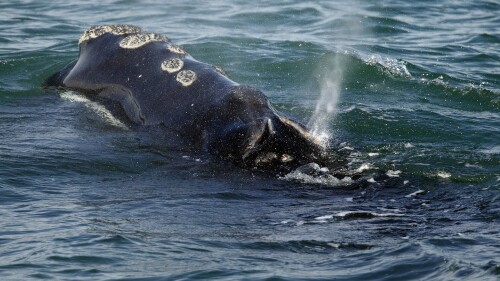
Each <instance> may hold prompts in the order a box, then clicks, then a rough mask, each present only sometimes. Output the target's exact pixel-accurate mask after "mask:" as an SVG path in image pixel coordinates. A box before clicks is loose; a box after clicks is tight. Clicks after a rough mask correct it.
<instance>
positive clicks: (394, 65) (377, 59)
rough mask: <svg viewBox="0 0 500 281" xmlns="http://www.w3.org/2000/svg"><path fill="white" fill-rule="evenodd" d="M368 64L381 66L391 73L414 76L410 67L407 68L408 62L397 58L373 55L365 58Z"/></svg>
mask: <svg viewBox="0 0 500 281" xmlns="http://www.w3.org/2000/svg"><path fill="white" fill-rule="evenodd" d="M365 61H366V62H367V63H368V64H371V65H376V66H381V67H382V69H383V70H385V71H386V72H388V73H389V74H391V75H396V76H405V77H412V76H411V73H410V71H408V68H406V62H405V61H403V60H397V59H393V58H382V57H381V56H380V55H372V56H370V57H368V58H365Z"/></svg>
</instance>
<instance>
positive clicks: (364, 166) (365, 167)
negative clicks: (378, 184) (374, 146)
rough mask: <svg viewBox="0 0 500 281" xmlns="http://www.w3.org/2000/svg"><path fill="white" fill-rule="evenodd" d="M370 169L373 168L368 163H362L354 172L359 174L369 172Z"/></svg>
mask: <svg viewBox="0 0 500 281" xmlns="http://www.w3.org/2000/svg"><path fill="white" fill-rule="evenodd" d="M372 168H373V166H372V165H371V164H370V163H363V164H362V165H361V166H360V167H359V168H358V169H357V170H356V171H358V172H360V173H361V172H363V171H366V170H370V169H372Z"/></svg>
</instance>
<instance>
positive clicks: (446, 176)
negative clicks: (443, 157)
mask: <svg viewBox="0 0 500 281" xmlns="http://www.w3.org/2000/svg"><path fill="white" fill-rule="evenodd" d="M437 176H438V177H440V178H443V179H447V178H449V177H451V174H450V173H447V172H444V171H439V172H438V173H437Z"/></svg>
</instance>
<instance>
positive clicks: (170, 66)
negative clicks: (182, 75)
mask: <svg viewBox="0 0 500 281" xmlns="http://www.w3.org/2000/svg"><path fill="white" fill-rule="evenodd" d="M183 66H184V62H183V61H182V60H181V59H179V58H173V59H169V60H166V61H164V62H162V64H161V69H162V70H163V71H167V72H168V73H174V72H177V71H179V70H181V69H182V67H183Z"/></svg>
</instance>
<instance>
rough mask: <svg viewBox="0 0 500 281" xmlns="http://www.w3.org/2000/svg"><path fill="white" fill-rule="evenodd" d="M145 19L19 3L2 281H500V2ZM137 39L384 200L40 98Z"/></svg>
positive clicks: (10, 57) (2, 132)
mask: <svg viewBox="0 0 500 281" xmlns="http://www.w3.org/2000/svg"><path fill="white" fill-rule="evenodd" d="M138 2H139V1H128V0H123V1H110V0H100V1H95V0H90V1H71V0H70V1H67V0H66V1H60V0H58V1H39V0H36V1H19V0H11V1H2V2H1V3H0V276H1V277H0V279H1V280H38V279H47V280H500V3H499V2H498V1H494V0H491V1H486V0H479V1H465V0H464V1H459V0H440V1H430V0H429V1H427V0H426V1H402V0H382V1H368V0H365V1H350V0H349V1H348V0H343V1H326V0H318V1H298V0H287V1H229V0H216V1H197V0H194V1H141V3H138ZM164 2H170V3H168V4H165V3H164ZM125 23H126V24H134V25H138V26H141V27H142V28H143V29H145V30H148V31H153V32H157V33H161V34H165V35H167V36H168V37H169V38H170V39H171V40H172V41H173V42H175V43H177V44H181V45H183V46H184V47H185V49H186V50H187V51H188V52H189V53H190V54H191V55H192V56H193V57H194V58H196V59H197V60H200V61H203V62H207V63H212V64H216V65H219V66H221V67H223V68H224V69H225V71H226V72H227V73H228V75H229V77H230V78H231V79H233V80H235V81H237V82H239V83H241V84H246V85H250V86H253V87H256V88H259V89H260V90H262V91H263V92H264V93H266V95H267V96H268V97H269V99H270V100H271V102H272V103H273V105H274V106H275V107H276V108H277V109H278V110H280V111H281V112H284V113H285V114H287V115H290V116H293V117H295V118H296V119H298V120H301V121H302V122H303V123H305V124H309V125H310V126H311V127H313V128H314V129H315V130H316V131H317V133H318V134H322V135H328V136H330V142H331V143H333V144H335V145H333V149H335V150H338V151H342V152H343V153H344V154H345V155H346V156H345V157H346V158H347V165H348V170H349V172H351V173H357V174H360V175H362V176H363V177H365V178H367V179H368V181H367V183H369V184H364V185H362V186H360V185H356V184H352V181H350V180H349V178H343V179H341V178H339V179H337V178H333V177H318V176H311V175H308V174H306V173H301V172H300V171H294V172H292V173H290V174H287V175H285V176H283V175H282V176H277V175H275V174H272V173H266V172H258V171H253V170H245V169H241V168H239V167H236V166H235V165H233V164H231V163H227V162H224V161H218V160H217V159H213V158H211V157H210V156H208V155H205V154H203V153H196V152H187V151H183V150H182V149H180V148H172V147H169V146H166V145H164V144H163V142H162V139H164V138H165V136H164V134H168V132H155V131H148V130H147V129H145V130H136V129H132V128H129V127H127V125H125V124H124V123H123V122H121V121H120V120H118V119H116V118H114V116H113V115H111V114H110V112H108V111H107V110H106V109H105V108H104V107H103V106H102V105H100V104H98V103H96V102H93V101H91V100H89V99H88V98H87V97H86V96H84V95H82V94H80V93H76V92H72V91H68V90H55V89H52V90H46V89H42V88H41V87H40V85H41V83H42V82H43V81H44V79H46V78H47V77H48V76H49V75H51V74H52V73H53V72H55V71H57V70H58V69H60V68H62V67H63V66H65V65H66V64H68V63H70V62H72V61H74V60H75V59H77V57H78V51H79V50H78V38H79V36H80V35H81V33H82V32H83V31H84V30H85V29H87V28H88V27H90V26H92V25H98V24H125ZM317 109H319V110H318V111H316V110H317Z"/></svg>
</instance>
